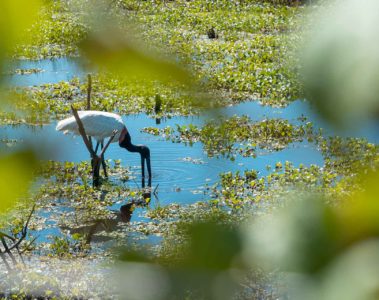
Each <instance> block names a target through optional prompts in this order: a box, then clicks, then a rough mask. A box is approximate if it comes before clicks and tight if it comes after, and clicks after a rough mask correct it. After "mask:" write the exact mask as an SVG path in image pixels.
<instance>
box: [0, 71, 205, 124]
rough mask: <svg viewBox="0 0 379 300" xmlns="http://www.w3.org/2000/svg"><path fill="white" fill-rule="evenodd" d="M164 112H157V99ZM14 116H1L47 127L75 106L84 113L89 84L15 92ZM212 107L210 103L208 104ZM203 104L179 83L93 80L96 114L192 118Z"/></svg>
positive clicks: (98, 77)
mask: <svg viewBox="0 0 379 300" xmlns="http://www.w3.org/2000/svg"><path fill="white" fill-rule="evenodd" d="M157 96H159V99H160V111H159V113H156V112H155V106H156V97H157ZM12 97H13V98H14V103H15V108H14V110H15V111H14V112H10V113H8V114H7V115H4V116H1V115H0V120H2V122H3V123H4V124H12V123H17V122H18V123H31V124H39V123H46V122H50V121H53V120H56V119H61V118H63V117H66V116H67V115H70V114H71V108H70V106H71V105H73V104H74V105H75V106H76V107H77V108H79V109H80V108H81V109H84V108H85V107H86V105H87V104H86V103H87V98H86V97H87V82H86V81H81V80H80V79H79V78H74V79H72V80H70V81H69V82H65V81H62V82H59V83H55V84H44V85H41V86H35V87H31V88H17V89H14V90H12ZM208 104H210V103H208ZM208 104H207V103H203V104H201V103H199V100H198V99H195V95H194V94H193V93H188V92H186V90H185V89H184V88H183V87H181V86H178V85H177V84H175V83H172V85H169V84H166V85H162V84H160V83H158V82H149V81H146V82H144V83H143V84H142V85H141V83H140V82H136V81H135V80H132V79H129V80H128V79H122V78H120V77H118V76H115V75H113V76H112V75H111V74H102V75H96V76H92V93H91V107H92V109H94V110H101V111H109V112H116V113H119V114H122V115H127V114H135V113H141V112H144V113H147V114H149V115H152V116H154V117H157V118H162V117H167V116H173V115H189V114H195V113H198V112H199V107H202V106H206V105H208Z"/></svg>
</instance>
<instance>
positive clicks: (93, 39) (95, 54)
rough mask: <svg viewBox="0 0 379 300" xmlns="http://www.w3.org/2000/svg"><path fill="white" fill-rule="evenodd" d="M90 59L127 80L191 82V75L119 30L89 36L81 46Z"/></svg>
mask: <svg viewBox="0 0 379 300" xmlns="http://www.w3.org/2000/svg"><path fill="white" fill-rule="evenodd" d="M81 48H82V50H83V51H84V53H85V54H86V56H87V58H89V60H90V61H91V62H93V63H95V64H96V65H98V66H101V67H104V68H105V69H106V70H108V71H111V72H115V73H117V74H122V75H124V76H130V77H135V78H139V79H154V80H160V81H177V82H179V83H185V84H188V83H190V82H191V77H190V75H189V73H188V72H187V71H186V70H185V69H183V68H181V67H179V66H178V65H177V64H175V63H174V62H171V61H168V60H166V59H163V58H160V57H157V56H156V55H154V54H153V53H148V52H147V51H145V50H144V49H142V46H141V45H137V42H136V41H135V40H134V39H132V38H131V37H130V36H129V35H128V34H127V33H126V32H124V31H121V30H120V29H119V28H115V27H106V28H105V29H103V30H101V31H97V32H93V33H92V34H89V36H88V37H87V39H85V40H84V41H83V43H82V44H81Z"/></svg>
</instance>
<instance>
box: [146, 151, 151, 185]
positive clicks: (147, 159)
mask: <svg viewBox="0 0 379 300" xmlns="http://www.w3.org/2000/svg"><path fill="white" fill-rule="evenodd" d="M146 166H147V173H148V175H149V182H150V186H151V163H150V155H149V157H147V158H146Z"/></svg>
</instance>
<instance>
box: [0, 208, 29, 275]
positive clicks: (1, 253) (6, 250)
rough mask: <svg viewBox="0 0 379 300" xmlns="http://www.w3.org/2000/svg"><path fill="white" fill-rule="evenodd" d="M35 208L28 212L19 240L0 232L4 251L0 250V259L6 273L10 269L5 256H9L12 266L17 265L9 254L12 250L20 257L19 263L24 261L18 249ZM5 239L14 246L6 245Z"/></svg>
mask: <svg viewBox="0 0 379 300" xmlns="http://www.w3.org/2000/svg"><path fill="white" fill-rule="evenodd" d="M35 207H36V206H35V205H33V208H32V210H31V212H30V214H29V216H28V219H27V221H26V223H25V226H24V227H23V228H22V230H21V236H20V238H19V239H18V240H17V239H16V238H14V237H12V236H10V235H8V234H6V233H3V232H0V240H1V243H2V244H3V246H4V251H1V249H0V257H1V259H2V260H3V262H4V264H5V266H6V268H7V270H8V271H11V267H10V265H9V263H8V261H7V259H6V256H5V254H8V255H9V257H10V258H11V260H12V262H13V264H17V261H16V259H15V257H14V255H13V254H12V252H11V251H12V250H13V249H16V250H17V253H18V254H19V255H20V258H21V261H22V262H24V259H23V257H22V255H21V252H20V249H19V245H20V244H21V242H22V241H23V240H24V239H25V238H26V234H27V232H28V227H29V222H30V219H31V217H32V215H33V213H34V210H35ZM5 238H7V239H9V240H11V241H12V242H13V243H14V244H13V245H12V246H10V247H9V246H8V244H7V242H6V240H5Z"/></svg>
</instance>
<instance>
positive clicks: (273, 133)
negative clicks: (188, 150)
mask: <svg viewBox="0 0 379 300" xmlns="http://www.w3.org/2000/svg"><path fill="white" fill-rule="evenodd" d="M142 130H143V131H144V132H146V133H150V134H153V135H161V136H163V137H165V138H166V139H168V140H171V141H173V142H176V143H185V144H188V145H190V146H191V145H192V144H193V143H196V142H199V141H200V142H202V143H203V146H204V149H205V151H206V152H207V154H208V155H209V156H218V155H225V156H227V157H230V158H232V159H233V156H234V155H235V154H236V153H240V154H241V155H243V156H252V157H255V156H256V150H257V149H258V148H260V149H266V150H269V151H278V150H282V149H284V148H285V147H287V146H288V144H290V143H293V142H296V141H302V140H303V139H307V140H308V141H313V140H314V139H315V138H316V137H317V136H318V135H317V134H316V133H315V132H314V129H313V125H312V123H310V122H307V123H305V124H304V125H303V124H302V125H293V124H291V123H290V122H289V121H288V120H283V119H266V120H263V121H259V122H252V121H251V120H250V119H249V118H248V117H247V116H243V117H238V116H233V117H231V118H229V119H222V120H217V121H215V120H211V121H208V122H207V123H206V124H205V125H204V126H203V127H201V128H199V127H198V126H195V125H193V124H189V125H188V126H187V125H182V126H179V125H177V128H176V130H174V129H173V128H171V127H166V128H163V129H158V128H154V127H145V128H143V129H142ZM237 143H242V145H241V144H239V145H237Z"/></svg>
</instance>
